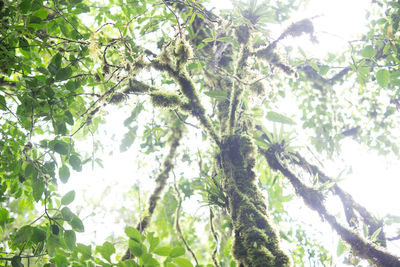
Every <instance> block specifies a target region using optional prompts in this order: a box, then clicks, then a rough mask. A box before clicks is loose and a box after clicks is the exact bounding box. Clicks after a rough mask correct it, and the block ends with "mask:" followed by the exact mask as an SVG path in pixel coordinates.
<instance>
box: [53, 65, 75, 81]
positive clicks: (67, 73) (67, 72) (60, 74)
mask: <svg viewBox="0 0 400 267" xmlns="http://www.w3.org/2000/svg"><path fill="white" fill-rule="evenodd" d="M71 75H72V69H71V68H70V67H66V68H62V69H60V70H59V71H57V73H56V80H57V81H64V80H67V79H68V78H69V77H71Z"/></svg>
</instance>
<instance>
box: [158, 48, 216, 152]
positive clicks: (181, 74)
mask: <svg viewBox="0 0 400 267" xmlns="http://www.w3.org/2000/svg"><path fill="white" fill-rule="evenodd" d="M180 46H185V48H181V47H180ZM171 50H173V51H171ZM189 50H190V49H189V47H188V44H186V43H184V42H180V43H179V46H177V47H171V48H168V47H165V48H164V49H163V52H161V54H160V55H159V56H158V57H157V58H156V59H154V60H153V61H152V62H151V66H152V67H153V68H155V69H157V70H160V71H163V72H166V73H168V74H169V76H171V77H172V78H173V79H174V80H175V81H176V83H177V84H178V85H179V86H180V90H181V92H182V94H183V95H184V96H185V97H186V98H187V100H188V103H186V104H183V105H182V106H181V109H182V111H186V112H188V113H190V114H191V115H193V116H194V117H196V118H197V119H198V120H199V121H200V124H201V125H202V127H203V129H204V130H205V131H206V132H207V133H208V134H209V135H210V136H211V138H212V139H213V140H214V142H216V143H217V144H220V138H219V136H218V135H217V134H216V131H215V129H214V126H213V125H212V123H211V120H210V119H209V118H208V117H207V115H206V110H205V108H204V107H203V105H202V104H201V101H200V97H199V95H198V93H197V91H196V88H195V86H194V83H193V81H192V79H191V78H190V77H189V74H188V73H187V71H186V69H185V68H184V66H185V63H186V62H185V60H187V57H186V56H185V55H180V56H179V55H174V53H178V52H177V51H180V53H184V54H186V53H190V52H189ZM173 59H175V62H173Z"/></svg>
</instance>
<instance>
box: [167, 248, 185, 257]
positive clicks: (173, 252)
mask: <svg viewBox="0 0 400 267" xmlns="http://www.w3.org/2000/svg"><path fill="white" fill-rule="evenodd" d="M185 251H186V250H185V249H184V248H182V247H176V248H173V249H172V250H171V252H170V253H169V256H170V257H171V258H176V257H179V256H182V255H185Z"/></svg>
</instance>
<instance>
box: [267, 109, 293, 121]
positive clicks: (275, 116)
mask: <svg viewBox="0 0 400 267" xmlns="http://www.w3.org/2000/svg"><path fill="white" fill-rule="evenodd" d="M266 118H267V120H269V121H273V122H280V123H283V124H295V123H294V121H293V120H292V119H291V118H289V117H286V116H285V115H282V114H279V113H277V112H274V111H269V112H268V113H267V117H266Z"/></svg>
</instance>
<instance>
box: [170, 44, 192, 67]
mask: <svg viewBox="0 0 400 267" xmlns="http://www.w3.org/2000/svg"><path fill="white" fill-rule="evenodd" d="M174 54H175V56H176V58H177V62H178V65H182V64H185V63H187V61H188V60H189V58H191V57H192V56H193V52H192V47H191V46H190V45H189V44H188V42H186V40H183V39H180V40H178V41H177V42H176V43H175V50H174Z"/></svg>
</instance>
